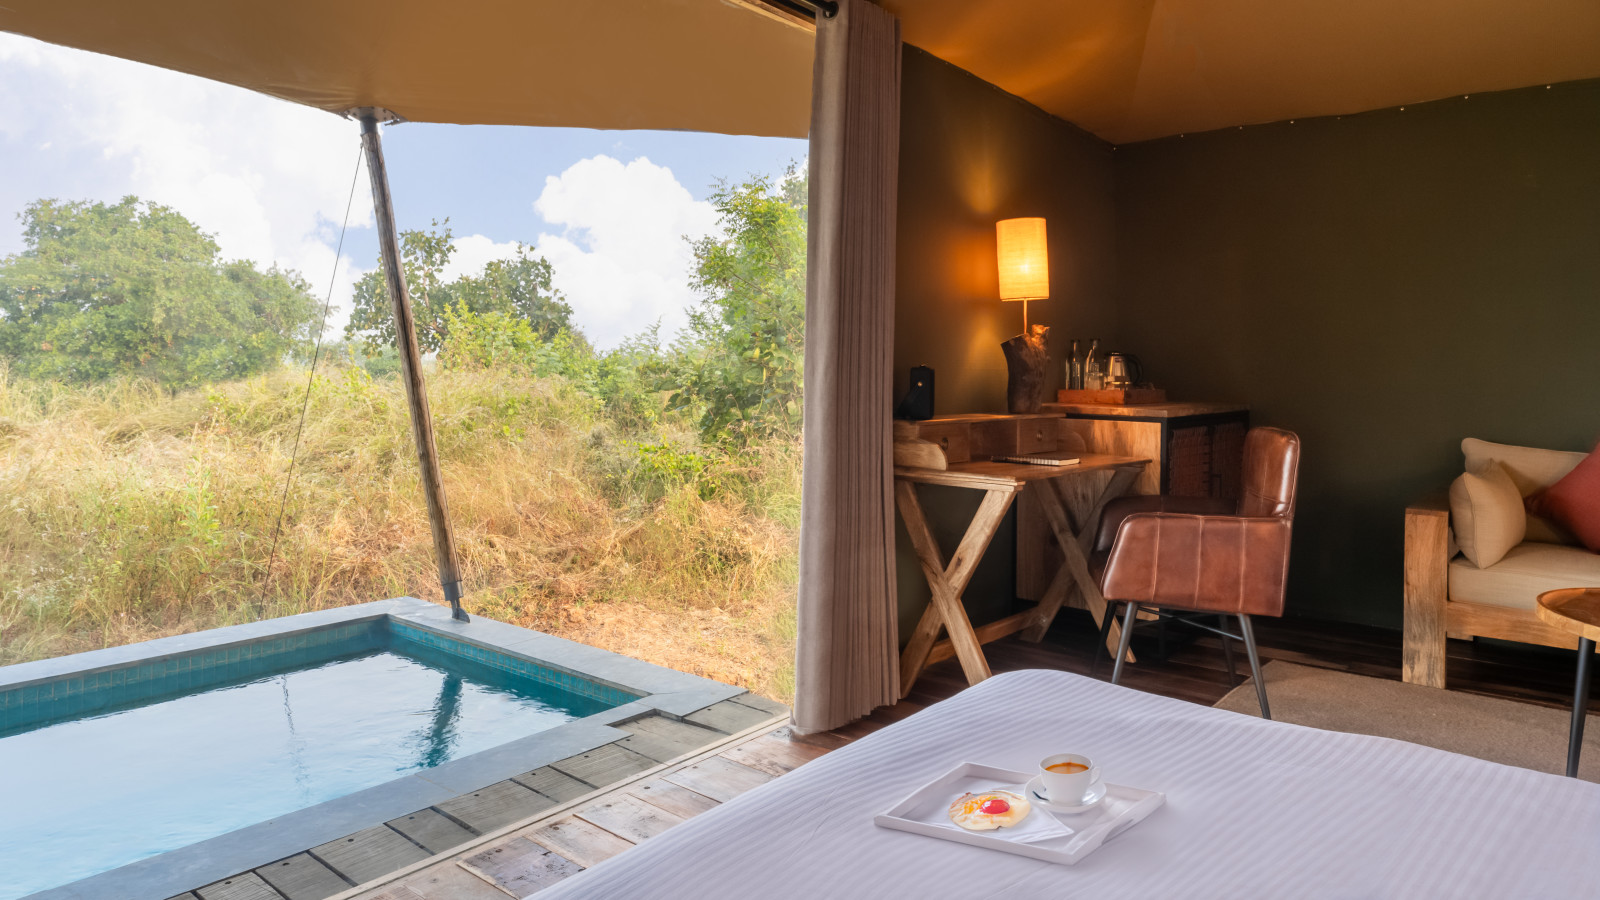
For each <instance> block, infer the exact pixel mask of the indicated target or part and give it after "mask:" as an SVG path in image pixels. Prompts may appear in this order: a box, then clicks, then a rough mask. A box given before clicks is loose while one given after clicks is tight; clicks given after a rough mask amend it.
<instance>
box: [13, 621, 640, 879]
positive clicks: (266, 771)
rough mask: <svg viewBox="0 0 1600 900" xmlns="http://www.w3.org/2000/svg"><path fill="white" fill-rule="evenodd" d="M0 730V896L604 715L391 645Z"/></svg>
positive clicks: (480, 667) (551, 687) (526, 685)
mask: <svg viewBox="0 0 1600 900" xmlns="http://www.w3.org/2000/svg"><path fill="white" fill-rule="evenodd" d="M319 655H320V656H321V657H322V658H321V659H317V660H315V661H313V662H309V663H308V662H304V661H303V659H302V660H300V661H298V662H297V663H296V664H293V665H289V666H287V667H285V666H284V664H283V659H282V658H281V657H280V658H279V659H278V660H277V663H278V664H277V666H275V667H274V668H273V669H272V670H270V671H266V672H254V673H248V674H244V675H235V677H233V678H232V679H231V680H230V681H228V682H227V683H224V684H221V685H216V686H211V687H208V688H206V689H204V690H201V691H199V692H192V691H186V692H181V693H177V694H176V695H175V696H165V697H159V696H158V697H156V698H146V699H143V700H142V701H140V702H139V703H138V704H137V705H131V704H130V705H126V706H125V707H124V708H115V709H112V710H111V711H102V712H99V713H96V714H92V715H85V716H81V717H77V718H70V719H67V720H65V721H55V722H46V723H42V724H38V725H35V726H33V727H31V728H30V729H29V730H24V731H20V733H11V734H9V735H6V732H3V731H0V900H15V898H19V897H23V896H26V895H27V894H30V893H33V892H35V891H39V890H44V889H46V888H51V887H57V886H60V885H63V884H68V883H70V882H73V881H76V880H78V879H80V878H85V877H88V876H90V875H94V874H97V873H99V872H104V871H107V870H109V869H113V868H116V867H117V866H121V865H125V864H127V863H130V862H134V861H137V860H140V859H145V858H147V857H150V856H153V855H156V854H158V853H163V852H165V851H168V850H173V849H176V848H179V847H184V846H187V845H189V844H192V843H195V842H196V841H202V840H205V839H207V838H211V837H216V836H217V835H221V834H224V833H227V832H229V831H232V830H234V829H237V828H241V827H244V826H246V825H252V824H255V823H257V822H261V821H264V820H266V819H270V818H273V817H274V816H279V815H283V814H285V813H289V812H292V811H294V810H298V809H302V808H304V807H307V806H311V805H313V804H316V803H320V802H322V801H325V800H330V799H333V798H335V797H341V796H344V795H345V794H349V793H352V792H354V791H358V790H361V789H363V788H368V787H372V786H374V785H378V784H382V783H384V782H386V781H390V780H392V779H395V778H399V777H401V776H403V775H406V774H408V773H411V772H416V771H419V770H422V769H427V768H431V767H433V766H437V765H439V764H440V763H443V762H446V761H448V760H452V759H456V758H459V757H462V756H465V755H467V754H470V753H475V752H477V751H480V750H486V749H489V748H491V747H494V746H497V745H499V744H504V743H506V742H507V741H510V740H514V739H517V738H521V737H524V736H526V735H530V734H533V733H535V732H539V731H543V730H545V729H548V728H553V727H555V726H557V725H560V724H562V723H564V722H568V721H571V720H573V719H576V718H581V717H583V716H587V715H591V714H593V713H596V712H601V711H603V710H605V709H608V708H610V707H611V706H613V705H615V704H614V703H608V702H605V701H604V700H600V699H596V698H594V697H590V696H585V695H583V694H580V693H578V692H575V691H570V690H567V689H565V688H564V687H562V686H560V685H556V684H549V683H545V682H542V681H539V680H535V679H532V678H528V677H524V676H521V675H518V674H515V673H512V672H507V671H504V670H503V669H500V668H496V667H493V666H491V665H486V664H483V663H479V662H475V661H473V660H470V659H465V658H462V657H459V656H456V655H454V654H450V653H446V652H443V651H441V650H437V649H434V648H432V647H428V646H423V645H420V644H412V643H409V642H404V643H398V642H390V643H389V644H388V645H387V646H380V647H378V648H377V649H371V648H368V649H363V650H360V651H357V652H353V653H346V654H345V655H342V656H338V657H335V658H332V659H329V658H327V657H328V651H326V650H325V651H323V652H322V653H320V654H319Z"/></svg>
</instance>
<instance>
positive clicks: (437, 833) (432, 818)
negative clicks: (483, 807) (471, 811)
mask: <svg viewBox="0 0 1600 900" xmlns="http://www.w3.org/2000/svg"><path fill="white" fill-rule="evenodd" d="M385 824H387V825H388V826H389V827H390V828H393V829H394V830H395V831H398V832H400V833H401V834H403V835H405V836H406V837H408V838H410V839H411V840H412V842H413V843H417V844H421V845H422V847H423V849H425V850H427V851H428V852H429V853H443V852H444V851H446V850H449V849H450V848H451V847H459V846H461V845H462V844H465V843H466V842H467V841H470V840H472V839H473V838H475V837H477V835H475V834H473V833H472V832H470V831H468V830H467V829H465V828H462V827H461V826H460V825H457V824H456V823H455V822H453V821H451V820H450V819H449V818H447V817H445V816H443V815H441V814H440V813H439V812H438V811H437V810H433V809H424V810H419V811H418V812H414V813H412V814H411V815H409V816H401V817H400V818H398V819H391V820H389V821H388V822H387V823H385ZM290 900H293V898H290Z"/></svg>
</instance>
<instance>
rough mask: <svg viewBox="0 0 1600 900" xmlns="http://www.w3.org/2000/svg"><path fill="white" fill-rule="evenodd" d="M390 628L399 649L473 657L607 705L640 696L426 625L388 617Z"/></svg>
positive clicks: (635, 698)
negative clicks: (419, 648) (412, 646)
mask: <svg viewBox="0 0 1600 900" xmlns="http://www.w3.org/2000/svg"><path fill="white" fill-rule="evenodd" d="M388 630H389V634H390V637H391V639H392V640H393V641H394V642H395V644H396V645H398V646H396V649H400V650H403V649H405V648H404V645H405V644H406V643H412V644H418V645H420V646H423V647H429V648H431V649H434V650H438V651H440V652H442V653H447V654H449V655H451V656H457V657H462V658H465V659H470V660H472V661H474V662H477V663H480V664H482V665H486V666H489V667H491V668H494V669H499V670H500V671H502V672H508V673H510V674H512V675H516V676H518V677H521V678H527V679H529V680H531V681H537V682H539V683H540V684H548V685H553V686H555V687H558V688H561V689H562V690H565V691H570V692H571V693H574V694H577V695H579V696H581V697H587V698H588V699H590V700H596V701H599V702H600V703H603V704H605V706H607V707H608V708H609V707H613V706H621V705H622V704H624V703H631V702H633V701H634V700H637V699H639V697H640V695H639V694H634V693H630V692H628V691H624V690H622V689H621V688H616V687H612V686H611V685H608V684H602V683H600V682H597V681H594V680H593V679H590V678H587V677H585V676H583V675H579V674H576V673H573V672H567V671H565V670H562V669H556V668H553V667H551V666H548V665H544V664H542V663H538V662H533V661H530V660H526V659H519V658H517V657H515V656H511V655H509V654H506V653H503V652H501V651H499V650H493V649H490V648H488V647H482V646H479V645H477V644H469V643H467V642H466V641H463V640H459V639H457V638H453V637H450V636H449V635H444V634H439V633H437V632H433V631H429V630H427V629H426V628H418V627H416V626H414V625H410V624H407V623H405V622H402V621H399V620H396V619H390V620H389V623H388Z"/></svg>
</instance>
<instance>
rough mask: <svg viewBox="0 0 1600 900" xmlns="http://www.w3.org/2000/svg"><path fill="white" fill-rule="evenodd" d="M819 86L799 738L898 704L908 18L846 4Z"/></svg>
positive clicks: (824, 33)
mask: <svg viewBox="0 0 1600 900" xmlns="http://www.w3.org/2000/svg"><path fill="white" fill-rule="evenodd" d="M812 81H813V84H812V100H811V103H812V110H811V200H810V203H811V224H810V231H809V246H808V248H807V256H808V260H807V264H808V271H807V289H806V364H805V366H806V367H805V377H806V396H805V483H804V487H803V488H802V491H801V506H800V601H799V603H800V606H799V642H798V647H797V649H796V659H795V704H794V721H795V726H796V727H797V728H798V729H799V730H800V731H803V732H808V731H821V730H825V729H829V728H837V727H838V726H840V725H843V724H845V723H847V722H849V721H851V720H853V719H856V718H859V717H861V716H864V715H866V714H867V713H869V712H871V711H872V710H873V709H874V708H875V707H877V706H881V705H883V704H885V703H893V702H895V700H896V699H898V697H899V693H900V672H899V666H898V655H899V636H898V635H897V634H896V615H895V578H894V499H893V492H894V484H893V479H894V469H893V459H894V447H893V444H892V441H893V437H892V434H891V432H890V420H891V418H892V407H891V401H892V396H891V395H892V393H893V375H894V373H893V371H892V367H893V360H894V266H895V217H896V209H895V195H896V187H897V184H896V182H897V180H898V169H899V159H900V23H899V21H898V20H897V19H895V18H894V16H892V15H890V14H889V13H887V12H885V11H884V10H882V9H880V8H879V7H877V6H874V5H873V4H871V3H869V2H867V0H841V2H840V3H839V12H838V14H837V15H835V16H834V17H833V18H831V19H827V18H820V17H819V19H818V21H817V59H816V68H815V71H814V74H813V79H812Z"/></svg>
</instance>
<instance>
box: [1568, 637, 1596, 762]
mask: <svg viewBox="0 0 1600 900" xmlns="http://www.w3.org/2000/svg"><path fill="white" fill-rule="evenodd" d="M1593 657H1594V641H1591V640H1589V639H1588V638H1578V685H1577V687H1576V688H1574V689H1573V692H1572V733H1571V734H1570V735H1569V736H1568V737H1567V777H1568V778H1577V777H1578V755H1579V754H1580V753H1582V752H1583V720H1584V719H1585V718H1587V717H1588V715H1589V660H1590V659H1592V658H1593Z"/></svg>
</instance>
